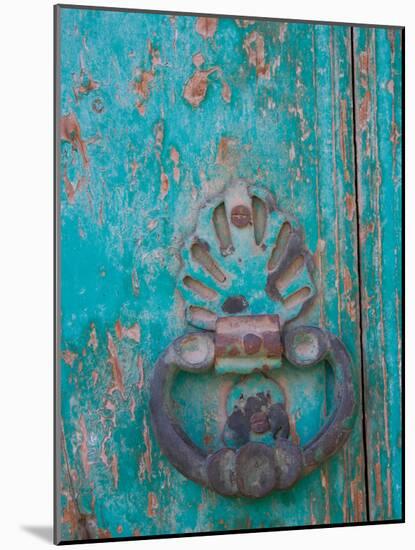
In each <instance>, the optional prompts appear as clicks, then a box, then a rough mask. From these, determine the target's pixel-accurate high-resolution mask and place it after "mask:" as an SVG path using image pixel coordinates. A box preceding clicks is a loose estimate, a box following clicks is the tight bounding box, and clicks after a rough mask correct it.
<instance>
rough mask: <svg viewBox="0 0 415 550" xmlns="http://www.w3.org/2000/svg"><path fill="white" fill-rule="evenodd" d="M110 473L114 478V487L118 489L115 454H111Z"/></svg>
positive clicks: (116, 457)
mask: <svg viewBox="0 0 415 550" xmlns="http://www.w3.org/2000/svg"><path fill="white" fill-rule="evenodd" d="M111 473H112V477H113V479H114V488H115V489H118V480H119V473H118V456H117V455H116V454H113V455H112V460H111Z"/></svg>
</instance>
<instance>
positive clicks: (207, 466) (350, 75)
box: [55, 5, 404, 543]
mask: <svg viewBox="0 0 415 550" xmlns="http://www.w3.org/2000/svg"><path fill="white" fill-rule="evenodd" d="M402 59H403V29H402V28H398V27H379V26H377V27H371V26H369V25H365V26H362V25H360V26H359V25H352V24H340V23H339V24H337V23H336V24H329V23H317V22H304V21H283V20H276V19H265V18H255V17H252V18H251V17H248V16H243V17H237V16H230V15H229V16H217V15H200V14H199V15H198V14H185V13H182V14H178V13H165V12H149V11H147V12H145V11H139V10H127V9H116V8H95V7H94V8H92V7H85V6H84V7H82V6H64V5H63V6H57V7H55V129H56V132H55V138H56V139H55V143H56V154H55V158H56V178H55V195H56V236H55V237H56V254H55V257H56V292H55V304H56V337H55V340H56V341H55V344H56V366H55V405H56V410H55V455H56V456H55V542H56V543H71V542H81V541H96V540H101V539H111V540H119V539H131V538H137V539H139V538H154V537H163V536H181V535H194V534H219V533H235V532H243V531H258V530H277V529H288V528H305V527H310V526H321V527H323V526H335V525H356V524H365V523H372V522H401V521H403V516H404V514H403V499H402V491H403V486H402V445H403V439H404V438H403V433H402V428H403V423H402V416H401V411H402V392H403V387H402V250H401V247H402V169H403V167H402V158H403V157H402V148H403V128H402V114H403V113H402V101H403V84H402V81H403V70H402V67H403V65H402Z"/></svg>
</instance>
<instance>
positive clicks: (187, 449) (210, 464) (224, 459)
mask: <svg viewBox="0 0 415 550" xmlns="http://www.w3.org/2000/svg"><path fill="white" fill-rule="evenodd" d="M281 340H282V354H283V355H284V356H285V357H286V359H287V360H288V361H289V363H291V364H292V365H293V366H294V367H295V368H307V367H309V366H312V365H315V364H317V363H319V362H320V361H323V360H326V361H327V362H328V363H329V364H330V365H331V367H332V369H333V373H334V407H333V411H332V413H331V415H330V417H329V418H328V420H327V422H326V424H325V425H324V426H323V427H322V429H321V430H320V431H319V432H318V433H317V435H316V436H315V437H314V439H312V440H311V441H310V442H308V443H307V444H306V445H305V446H304V447H300V446H299V445H297V444H295V443H293V442H292V441H291V440H289V439H287V438H285V437H277V438H276V439H275V445H274V446H269V445H265V444H264V443H258V442H251V441H250V442H248V443H245V444H244V445H243V446H242V447H240V448H239V449H237V450H236V449H233V448H229V447H222V448H221V449H219V450H218V451H216V452H214V453H210V454H209V453H207V452H206V451H205V450H204V449H201V448H199V447H198V446H197V445H195V444H194V443H193V442H192V441H191V440H190V438H189V437H188V436H187V435H186V434H185V432H184V431H183V429H182V428H181V427H180V425H179V423H178V421H177V419H176V418H175V417H174V415H173V413H172V410H171V406H170V390H171V387H172V384H173V381H174V377H175V375H176V373H177V372H178V371H180V370H184V371H187V372H193V373H200V372H208V371H210V370H211V369H213V368H214V365H215V353H216V341H215V333H211V332H193V333H190V334H187V335H185V336H182V337H180V338H178V339H176V340H175V341H174V342H173V343H172V344H171V345H170V346H169V347H168V348H167V349H166V350H165V351H164V353H163V354H162V355H161V357H160V358H159V360H158V361H157V363H156V366H155V369H154V374H153V379H152V382H151V397H150V409H151V416H152V424H153V429H154V432H155V435H156V438H157V440H158V443H159V445H160V448H161V450H162V452H163V453H164V454H165V455H166V457H167V458H168V459H169V461H170V462H171V464H172V465H173V466H174V467H175V468H176V469H177V470H178V471H179V472H181V473H182V474H183V475H184V476H185V477H187V478H189V479H191V480H193V481H194V482H196V483H199V484H200V485H202V486H205V487H209V488H211V489H213V490H214V491H216V492H217V493H219V494H221V495H225V496H246V497H252V498H260V497H263V496H265V495H266V494H268V493H270V492H271V491H273V490H283V489H288V488H290V487H292V486H293V485H294V484H295V482H296V481H297V480H298V479H300V478H301V477H303V476H304V475H307V474H308V473H310V472H311V471H312V470H314V469H315V468H317V467H318V466H320V465H321V464H322V463H323V462H325V461H326V460H327V459H329V458H330V457H331V456H332V455H333V454H334V453H336V452H337V451H338V450H339V449H340V448H341V447H342V445H343V444H344V443H345V441H346V439H347V437H348V435H349V433H350V431H351V429H352V427H353V422H354V414H355V402H356V398H355V390H354V384H353V377H352V368H351V360H350V357H349V355H348V353H347V351H346V349H345V347H344V345H343V344H342V342H341V340H340V339H339V338H337V337H336V336H334V335H332V334H331V333H329V332H328V331H325V330H322V329H320V328H317V327H306V326H301V327H296V328H294V329H284V330H283V331H282V334H281Z"/></svg>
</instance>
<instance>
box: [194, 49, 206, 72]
mask: <svg viewBox="0 0 415 550" xmlns="http://www.w3.org/2000/svg"><path fill="white" fill-rule="evenodd" d="M192 61H193V65H194V66H195V67H196V68H197V69H198V68H199V67H200V66H201V65H203V63H204V62H205V58H204V57H203V55H202V54H201V53H200V52H197V53H195V55H194V56H193V57H192Z"/></svg>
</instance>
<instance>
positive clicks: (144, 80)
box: [133, 40, 161, 116]
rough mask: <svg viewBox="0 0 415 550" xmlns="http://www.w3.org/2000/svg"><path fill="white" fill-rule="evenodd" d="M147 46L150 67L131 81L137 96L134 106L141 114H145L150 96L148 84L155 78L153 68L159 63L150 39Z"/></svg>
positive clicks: (156, 52) (158, 57) (157, 54)
mask: <svg viewBox="0 0 415 550" xmlns="http://www.w3.org/2000/svg"><path fill="white" fill-rule="evenodd" d="M147 47H148V52H149V55H150V58H151V69H150V70H147V71H141V72H140V76H139V78H138V79H137V80H135V81H134V82H133V89H134V92H135V93H136V94H137V95H138V96H139V98H138V99H137V101H136V107H137V110H138V112H139V113H140V115H141V116H144V114H145V103H146V101H147V100H148V99H149V97H150V93H151V86H150V84H151V82H152V81H153V80H154V78H155V74H156V73H155V68H156V66H157V65H160V63H161V60H160V53H159V51H158V50H156V49H155V48H154V47H153V44H152V43H151V41H150V40H149V41H148V43H147Z"/></svg>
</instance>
